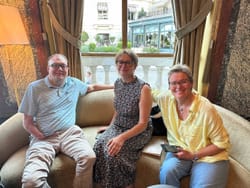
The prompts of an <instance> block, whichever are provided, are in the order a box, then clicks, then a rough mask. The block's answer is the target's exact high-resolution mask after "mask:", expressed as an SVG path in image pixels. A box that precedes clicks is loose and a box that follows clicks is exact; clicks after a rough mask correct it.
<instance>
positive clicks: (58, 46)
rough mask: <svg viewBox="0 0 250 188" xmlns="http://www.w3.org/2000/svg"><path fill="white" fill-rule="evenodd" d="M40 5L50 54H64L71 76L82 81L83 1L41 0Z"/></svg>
mask: <svg viewBox="0 0 250 188" xmlns="http://www.w3.org/2000/svg"><path fill="white" fill-rule="evenodd" d="M40 4H41V17H42V22H43V28H44V31H45V32H46V35H47V38H48V44H49V48H50V49H49V51H50V54H53V53H61V54H64V55H65V56H66V57H67V58H68V61H69V62H68V63H69V67H70V69H69V75H71V76H74V77H76V78H79V79H82V73H81V54H80V46H81V45H80V44H81V41H80V38H81V33H82V17H83V0H50V1H49V0H41V3H40Z"/></svg>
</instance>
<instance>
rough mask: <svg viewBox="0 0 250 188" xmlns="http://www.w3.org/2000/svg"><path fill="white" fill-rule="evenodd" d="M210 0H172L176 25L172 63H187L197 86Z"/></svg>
mask: <svg viewBox="0 0 250 188" xmlns="http://www.w3.org/2000/svg"><path fill="white" fill-rule="evenodd" d="M212 5H213V2H212V0H185V1H183V0H172V6H173V12H174V22H175V27H176V33H175V34H176V44H175V54H174V62H173V63H174V64H187V65H188V66H189V67H190V68H191V71H192V73H193V78H194V83H193V87H194V88H195V89H197V88H198V77H199V68H200V55H201V48H202V41H203V33H204V27H205V22H206V17H207V15H208V14H209V12H210V10H211V8H212Z"/></svg>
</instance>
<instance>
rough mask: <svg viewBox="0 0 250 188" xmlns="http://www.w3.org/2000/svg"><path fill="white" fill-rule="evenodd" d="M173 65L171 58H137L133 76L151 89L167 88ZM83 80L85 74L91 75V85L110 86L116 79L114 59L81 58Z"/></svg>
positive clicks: (111, 57) (103, 57)
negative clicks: (137, 61)
mask: <svg viewBox="0 0 250 188" xmlns="http://www.w3.org/2000/svg"><path fill="white" fill-rule="evenodd" d="M172 64H173V57H139V63H138V67H137V69H136V72H135V74H136V75H137V76H138V77H139V78H142V79H143V80H145V81H147V82H148V83H149V84H150V85H151V87H152V88H158V89H160V88H161V89H162V88H165V89H167V88H168V75H167V74H168V70H169V67H170V66H172ZM82 70H83V77H82V79H83V80H86V72H87V71H90V72H91V73H92V83H105V84H112V83H114V81H115V80H116V78H117V77H118V74H117V71H116V67H115V59H114V56H113V55H110V56H107V55H105V56H99V55H98V56H93V55H90V56H87V55H83V56H82Z"/></svg>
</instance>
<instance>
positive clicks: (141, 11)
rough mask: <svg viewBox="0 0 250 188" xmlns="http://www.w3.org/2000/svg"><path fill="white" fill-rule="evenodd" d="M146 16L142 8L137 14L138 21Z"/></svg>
mask: <svg viewBox="0 0 250 188" xmlns="http://www.w3.org/2000/svg"><path fill="white" fill-rule="evenodd" d="M146 15H147V12H145V10H144V9H143V8H141V10H140V11H139V12H138V19H140V18H143V17H145V16H146Z"/></svg>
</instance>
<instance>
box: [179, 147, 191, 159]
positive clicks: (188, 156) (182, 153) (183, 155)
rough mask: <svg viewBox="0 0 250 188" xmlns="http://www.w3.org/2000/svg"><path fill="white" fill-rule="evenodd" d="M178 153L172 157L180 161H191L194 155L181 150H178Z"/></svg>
mask: <svg viewBox="0 0 250 188" xmlns="http://www.w3.org/2000/svg"><path fill="white" fill-rule="evenodd" d="M178 150H179V151H178V152H177V153H175V154H174V155H175V156H176V157H177V158H178V159H182V160H193V158H194V155H193V153H191V152H189V151H187V150H184V149H182V148H178Z"/></svg>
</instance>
